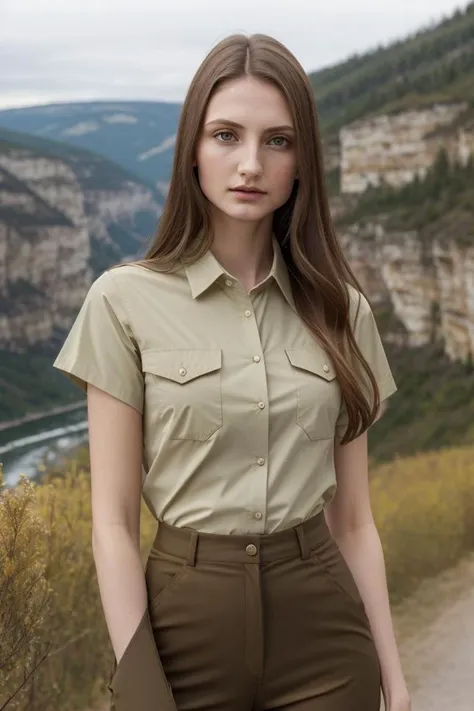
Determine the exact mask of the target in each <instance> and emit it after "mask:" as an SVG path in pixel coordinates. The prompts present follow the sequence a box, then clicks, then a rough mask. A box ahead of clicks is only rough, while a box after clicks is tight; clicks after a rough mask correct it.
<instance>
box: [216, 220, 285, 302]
mask: <svg viewBox="0 0 474 711" xmlns="http://www.w3.org/2000/svg"><path fill="white" fill-rule="evenodd" d="M211 251H212V253H213V254H214V256H215V257H216V259H217V260H218V262H219V263H220V264H221V265H222V266H223V267H224V269H225V270H226V271H228V272H229V274H232V276H233V277H235V278H236V279H238V280H239V281H240V283H241V284H242V285H243V286H244V288H245V289H246V290H247V291H250V290H251V289H252V288H253V287H254V286H256V285H257V284H259V283H260V282H262V281H263V280H264V279H265V278H266V277H267V276H268V274H269V272H270V270H271V268H272V264H273V245H272V229H271V223H268V222H267V223H266V224H260V225H254V224H250V223H244V222H241V223H239V224H237V225H227V226H225V228H224V226H223V225H222V226H219V225H215V224H214V240H213V243H212V247H211Z"/></svg>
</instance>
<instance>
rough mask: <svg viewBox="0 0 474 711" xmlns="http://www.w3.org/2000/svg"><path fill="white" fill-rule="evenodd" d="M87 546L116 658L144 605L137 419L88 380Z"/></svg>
mask: <svg viewBox="0 0 474 711" xmlns="http://www.w3.org/2000/svg"><path fill="white" fill-rule="evenodd" d="M87 404H88V420H89V448H90V462H91V488H92V549H93V555H94V561H95V565H96V570H97V577H98V583H99V590H100V595H101V600H102V605H103V608H104V614H105V619H106V623H107V628H108V630H109V634H110V638H111V642H112V647H113V650H114V653H115V657H116V659H117V662H119V661H120V658H121V656H122V654H123V652H124V651H125V648H126V647H127V645H128V643H129V641H130V640H131V638H132V636H133V633H134V631H135V630H136V629H137V627H138V624H139V622H140V620H141V619H142V617H143V614H144V612H145V610H146V606H147V593H146V586H145V575H144V569H143V565H142V561H141V557H140V501H141V461H142V423H141V414H140V413H139V412H138V410H136V409H135V408H133V407H131V406H130V405H127V404H126V403H124V402H122V401H121V400H118V399H117V398H114V397H112V396H111V395H109V394H108V393H106V392H105V391H104V390H100V389H99V388H96V387H94V386H92V385H90V384H89V386H88V389H87Z"/></svg>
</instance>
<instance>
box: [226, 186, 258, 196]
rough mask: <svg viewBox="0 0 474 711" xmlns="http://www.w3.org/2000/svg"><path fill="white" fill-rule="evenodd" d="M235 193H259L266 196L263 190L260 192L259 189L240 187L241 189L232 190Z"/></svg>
mask: <svg viewBox="0 0 474 711" xmlns="http://www.w3.org/2000/svg"><path fill="white" fill-rule="evenodd" d="M231 190H232V192H233V193H259V194H261V195H264V192H263V190H259V189H258V188H245V187H243V186H242V187H239V188H231Z"/></svg>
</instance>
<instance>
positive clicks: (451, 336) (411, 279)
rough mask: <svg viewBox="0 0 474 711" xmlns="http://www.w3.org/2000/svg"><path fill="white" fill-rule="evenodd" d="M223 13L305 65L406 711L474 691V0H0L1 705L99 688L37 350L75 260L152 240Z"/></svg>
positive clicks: (79, 700) (68, 287)
mask: <svg viewBox="0 0 474 711" xmlns="http://www.w3.org/2000/svg"><path fill="white" fill-rule="evenodd" d="M240 31H241V32H245V33H252V32H264V33H266V34H270V35H273V36H275V37H276V38H277V39H279V40H281V41H282V42H283V43H285V44H286V45H287V46H288V47H289V49H290V50H292V51H293V52H294V54H295V55H296V56H297V58H298V59H299V60H300V62H301V63H302V65H303V66H304V68H305V70H307V72H308V74H309V77H310V80H311V84H312V86H313V88H314V93H315V98H316V103H317V107H318V112H319V117H320V123H321V130H322V135H323V142H324V157H325V165H326V177H327V184H328V189H329V192H330V200H331V209H332V213H333V218H334V221H335V225H336V229H337V232H338V235H339V238H340V241H341V244H342V246H343V249H344V252H345V254H346V256H347V258H348V260H349V262H350V264H351V266H352V268H353V270H354V272H355V274H356V276H357V277H358V278H359V280H360V281H361V283H362V285H363V287H364V289H365V291H366V293H367V295H368V297H369V299H370V301H371V304H372V306H373V309H374V313H375V315H376V319H377V323H378V326H379V329H380V332H381V334H382V337H383V341H384V344H385V347H386V351H387V354H388V357H389V360H390V364H391V366H392V370H393V373H394V376H395V379H396V381H397V384H398V388H399V389H398V392H397V393H396V394H395V395H394V396H393V397H392V398H391V399H390V401H389V406H388V408H387V410H386V411H385V413H384V415H383V417H382V418H381V419H380V420H379V422H377V424H376V425H375V426H374V427H373V428H372V429H371V431H370V437H369V448H370V477H371V487H372V499H373V508H374V515H375V517H376V519H377V524H378V527H379V530H380V533H381V538H382V542H383V545H384V551H385V556H386V564H387V575H388V582H389V590H390V595H391V600H392V603H393V608H394V619H395V623H396V629H397V635H398V637H399V640H400V646H401V650H402V655H403V660H404V664H405V666H406V674H407V678H408V680H409V682H410V686H411V689H412V691H413V711H428V710H429V711H437V710H438V709H440V710H441V709H442V710H443V711H445V709H446V708H447V707H448V704H449V707H450V708H452V709H453V711H467V710H468V709H469V710H470V711H472V709H474V702H473V701H472V699H474V675H473V674H472V668H470V667H469V664H470V662H469V659H472V657H473V656H474V616H473V615H472V609H473V607H472V605H473V604H474V553H473V550H474V493H473V484H474V457H473V455H474V376H473V373H474V366H473V354H474V3H469V4H468V3H466V2H456V1H455V0H415V2H402V1H399V2H394V1H392V0H378V1H376V0H359V2H358V3H353V2H352V1H351V0H332V2H331V3H315V2H311V1H310V0H292V1H291V2H289V1H288V0H273V2H271V3H270V2H269V0H260V2H258V3H256V2H254V1H252V2H250V0H241V2H239V3H238V4H235V3H231V4H226V3H222V2H217V0H201V2H200V3H195V2H193V0H174V2H173V3H166V4H165V3H157V2H152V0H134V2H131V0H114V1H112V0H81V2H78V1H77V0H62V1H61V2H60V1H59V0H0V68H1V71H0V462H1V463H2V464H3V477H4V483H3V495H2V496H1V497H0V533H2V535H3V540H4V541H8V545H6V546H5V547H4V549H3V554H2V553H0V600H2V591H3V593H4V594H3V601H4V604H6V603H5V600H7V602H8V601H9V605H10V607H8V608H5V609H6V610H7V609H8V615H6V616H5V617H4V618H2V619H6V620H8V624H5V627H4V630H3V633H2V631H1V630H0V650H2V651H0V708H8V709H9V711H10V710H11V709H29V710H30V711H39V710H40V709H41V711H43V710H44V711H60V710H62V709H66V708H67V710H68V711H72V709H84V711H85V710H86V709H87V711H90V709H92V708H96V707H97V708H101V706H100V704H101V703H102V702H101V699H102V698H103V696H104V693H105V688H104V679H105V678H106V676H107V670H108V668H109V665H110V662H111V656H110V650H109V649H108V642H107V636H106V631H105V628H104V625H103V621H102V618H101V614H102V613H101V609H100V601H99V597H98V591H97V587H96V581H95V578H94V574H93V564H92V561H91V558H90V551H89V550H88V547H89V543H90V541H89V538H88V536H89V534H90V505H89V503H88V485H89V484H88V481H89V480H88V465H89V463H88V449H87V421H86V407H85V398H84V397H83V396H82V394H81V392H80V391H79V390H78V389H77V388H76V387H75V386H73V385H72V384H71V383H70V382H69V381H68V380H66V379H65V378H64V376H63V375H61V374H60V373H58V372H56V371H53V368H52V362H53V360H54V358H55V355H56V354H57V352H58V351H59V349H60V347H61V345H62V343H63V341H64V338H65V336H66V334H67V332H68V330H69V328H70V326H71V324H72V322H73V321H74V319H75V316H76V315H77V312H78V310H79V308H80V306H81V304H82V301H83V299H84V296H85V294H86V292H87V290H88V288H89V286H90V285H91V283H92V281H93V280H94V279H95V278H96V277H97V276H98V275H99V274H100V273H101V272H102V271H103V270H104V269H106V268H107V267H108V266H109V265H111V264H112V263H117V262H119V261H122V260H125V261H126V260H129V259H132V258H135V257H139V256H141V255H142V254H143V253H144V252H145V249H146V246H147V245H148V243H149V240H150V238H151V235H152V234H153V232H154V229H155V227H156V224H157V221H158V220H159V217H160V214H161V211H162V207H163V203H164V201H165V199H166V194H167V189H168V181H169V177H170V170H171V165H172V158H173V150H174V142H175V133H176V127H177V122H178V118H179V114H180V108H181V102H182V101H183V98H184V96H185V93H186V90H187V87H188V85H189V82H190V80H191V78H192V76H193V74H194V72H195V70H196V69H197V67H198V65H199V63H200V62H201V61H202V59H203V58H204V56H205V55H206V53H207V52H208V51H209V50H210V49H211V47H212V46H213V45H214V44H215V43H216V42H218V41H219V40H220V39H222V38H223V37H225V36H226V35H228V34H230V33H232V32H240ZM34 485H36V486H34ZM22 516H23V517H24V519H25V521H27V522H28V526H23V524H22V523H21V522H22V521H23V519H22ZM143 517H144V519H143V520H144V523H143V531H144V533H143V536H144V550H146V545H147V541H149V540H150V536H152V531H153V521H151V519H150V518H149V517H148V513H147V511H144V512H143ZM19 551H23V554H22V555H20V554H19ZM25 551H29V553H28V555H27V556H26V557H25ZM2 555H3V558H2V557H1V556H2ZM20 559H21V563H19V562H18V561H19V560H20ZM45 560H47V561H48V563H47V564H45ZM2 566H3V567H2ZM37 566H39V568H38V567H37ZM72 570H74V571H75V575H74V576H72V574H71V571H72ZM38 571H39V572H38ZM91 571H92V573H91ZM12 581H13V582H12ZM27 590H28V594H26V591H27ZM5 591H6V592H5ZM0 607H1V602H0ZM468 610H470V614H468ZM5 614H6V613H5ZM0 617H2V615H0ZM26 618H28V620H30V618H31V619H32V620H33V621H34V620H36V622H35V623H34V624H33V623H31V624H30V625H29V626H28V625H27V624H26V623H25V622H23V624H22V625H20V622H19V621H20V619H23V620H25V619H26ZM85 620H88V621H89V622H90V624H88V623H85ZM35 625H36V626H35ZM20 628H21V630H22V632H21V634H20V631H19V630H20ZM2 634H3V638H2ZM18 635H20V636H18ZM22 635H23V636H22ZM25 639H26V642H25ZM21 640H23V643H22V644H20V642H21ZM91 648H93V649H94V653H93V654H91V653H90V649H91ZM86 650H89V652H87V651H86ZM2 655H3V656H2ZM2 674H3V675H4V679H3V681H4V685H2ZM25 674H26V675H28V674H31V677H28V680H27V682H26V683H25V681H24V676H25ZM4 688H5V689H6V692H4V693H5V696H4V697H3V700H4V703H5V704H6V705H5V706H2V703H1V702H2V692H3V689H4ZM66 698H67V702H66V701H65V699H66ZM97 705H98V706H97Z"/></svg>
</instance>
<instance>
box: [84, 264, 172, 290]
mask: <svg viewBox="0 0 474 711" xmlns="http://www.w3.org/2000/svg"><path fill="white" fill-rule="evenodd" d="M182 271H183V270H182V266H181V265H179V266H176V267H174V268H171V269H170V268H166V269H165V268H160V266H159V265H150V266H147V265H145V264H143V263H140V262H123V263H122V264H116V265H114V266H112V267H109V268H108V269H106V270H105V271H103V272H102V273H101V274H100V275H99V276H98V277H96V279H95V280H94V282H93V283H92V287H93V288H94V289H108V290H110V291H111V292H113V291H114V289H120V290H122V289H138V290H140V289H142V288H143V289H146V288H148V287H150V288H151V287H156V286H157V285H160V284H167V285H168V284H169V279H170V278H173V277H175V278H176V276H177V275H179V273H181V272H182Z"/></svg>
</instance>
